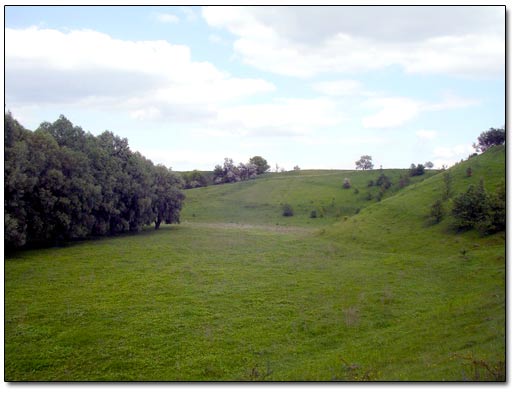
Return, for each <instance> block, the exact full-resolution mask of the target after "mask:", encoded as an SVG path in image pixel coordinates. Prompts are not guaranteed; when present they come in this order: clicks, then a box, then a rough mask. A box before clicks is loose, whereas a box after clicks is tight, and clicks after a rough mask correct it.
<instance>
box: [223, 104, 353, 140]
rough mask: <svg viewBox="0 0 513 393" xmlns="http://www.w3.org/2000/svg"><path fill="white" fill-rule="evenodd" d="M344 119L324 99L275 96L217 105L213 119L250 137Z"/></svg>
mask: <svg viewBox="0 0 513 393" xmlns="http://www.w3.org/2000/svg"><path fill="white" fill-rule="evenodd" d="M343 121H344V115H343V114H342V113H341V112H340V109H339V108H338V106H337V104H336V103H335V102H334V101H332V100H329V99H326V98H313V99H289V98H287V99H276V100H273V101H271V102H270V103H266V104H251V105H234V106H230V107H226V108H221V109H220V110H219V112H218V116H217V119H216V122H217V123H219V124H221V125H224V126H225V127H227V128H233V129H239V130H240V132H241V133H244V134H246V135H251V136H294V135H305V134H309V133H311V132H314V131H319V130H321V129H323V128H328V127H332V126H336V125H338V124H340V123H341V122H343Z"/></svg>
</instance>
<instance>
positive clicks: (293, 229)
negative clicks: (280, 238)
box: [180, 221, 318, 235]
mask: <svg viewBox="0 0 513 393" xmlns="http://www.w3.org/2000/svg"><path fill="white" fill-rule="evenodd" d="M180 225H183V226H189V227H195V228H212V229H236V230H260V231H265V232H274V233H297V234H305V235H306V234H313V233H315V232H316V231H317V230H318V228H304V227H299V226H285V225H265V224H258V225H257V224H240V223H234V222H191V221H184V222H182V223H181V224H180Z"/></svg>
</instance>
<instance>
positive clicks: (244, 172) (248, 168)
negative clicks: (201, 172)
mask: <svg viewBox="0 0 513 393" xmlns="http://www.w3.org/2000/svg"><path fill="white" fill-rule="evenodd" d="M266 165H267V164H266ZM258 171H259V169H258V166H257V165H256V164H254V163H252V162H251V160H250V161H249V162H248V163H246V164H244V163H242V162H241V163H240V164H239V165H238V166H235V164H234V163H233V160H232V159H231V158H225V159H224V164H223V166H221V165H216V167H215V168H214V184H222V183H236V182H239V181H242V180H248V179H254V178H256V177H257V175H258V174H259V173H258ZM262 173H263V172H262Z"/></svg>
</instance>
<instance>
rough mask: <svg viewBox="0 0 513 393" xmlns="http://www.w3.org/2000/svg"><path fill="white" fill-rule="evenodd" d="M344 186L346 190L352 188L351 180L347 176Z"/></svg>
mask: <svg viewBox="0 0 513 393" xmlns="http://www.w3.org/2000/svg"><path fill="white" fill-rule="evenodd" d="M342 188H344V189H346V190H347V189H349V188H351V180H349V178H347V177H346V178H345V179H344V182H343V183H342Z"/></svg>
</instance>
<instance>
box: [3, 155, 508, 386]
mask: <svg viewBox="0 0 513 393" xmlns="http://www.w3.org/2000/svg"><path fill="white" fill-rule="evenodd" d="M469 166H470V167H471V168H472V176H471V177H468V176H467V168H468V167H469ZM407 172H408V171H407V170H385V171H383V173H384V174H386V176H387V177H388V178H389V179H390V180H391V182H392V186H391V187H390V188H388V189H387V190H386V192H385V193H384V194H383V195H381V197H380V198H378V193H379V187H377V186H369V182H370V181H371V180H372V181H374V182H375V181H376V180H377V178H378V177H379V175H380V173H381V172H380V171H379V170H374V171H294V172H287V173H276V174H274V173H273V174H266V175H264V176H262V177H259V178H257V179H255V180H249V181H245V182H239V183H235V184H225V185H218V186H209V187H206V188H197V189H190V190H186V191H185V193H186V200H185V205H184V209H183V211H182V223H181V224H180V225H163V226H162V228H161V230H159V231H155V230H153V229H149V228H148V229H147V230H145V231H143V232H142V233H141V234H138V235H121V236H117V237H112V238H104V239H100V240H95V241H83V242H74V243H71V244H70V245H68V246H67V247H62V248H50V249H44V250H29V251H19V252H17V253H14V254H12V255H9V256H7V257H6V260H5V379H6V380H8V381H30V380H37V381H42V380H52V381H56V380H64V381H84V380H87V381H91V380H116V381H117V380H139V381H141V380H144V381H161V380H164V381H176V380H178V381H191V380H194V381H199V380H209V381H212V380H222V381H248V380H249V381H255V380H256V381H263V380H267V381H269V380H271V381H303V380H308V381H331V380H350V381H354V380H356V381H362V380H378V381H465V380H504V378H505V317H506V315H505V314H506V313H505V290H506V287H505V234H504V232H499V233H496V234H493V235H489V236H481V235H480V234H479V233H478V232H477V231H475V230H469V231H465V232H458V231H456V230H455V228H454V219H453V218H452V217H451V216H450V214H449V211H450V209H451V203H452V202H451V199H448V200H446V201H444V208H445V211H446V214H445V216H444V218H443V219H442V220H441V222H440V223H438V224H435V223H434V222H433V220H432V219H431V218H430V214H429V213H430V207H431V205H432V204H433V202H434V201H435V200H436V199H438V198H440V196H441V195H442V193H443V192H444V187H445V185H444V184H445V183H444V174H445V173H450V174H451V178H452V183H451V190H452V195H453V196H455V195H457V194H459V193H461V192H463V191H465V190H466V189H467V187H468V185H469V184H477V183H479V180H480V179H481V178H482V179H483V180H484V185H485V187H486V189H487V190H489V191H490V192H493V191H494V190H495V189H496V188H497V187H498V186H500V185H501V183H504V181H505V148H504V146H500V147H495V148H492V149H490V150H489V151H487V152H486V153H483V154H482V155H480V156H477V157H473V158H471V159H469V160H468V161H465V162H463V163H461V164H459V165H456V166H454V167H453V168H450V169H449V170H448V171H445V172H438V171H427V172H426V174H425V175H423V176H416V177H412V178H410V181H411V182H410V184H409V185H407V186H405V187H400V186H399V178H400V176H401V175H406V174H407ZM344 178H348V179H350V182H351V188H349V189H343V188H342V183H343V180H344ZM355 190H358V192H355ZM378 199H379V200H378ZM284 204H290V206H291V207H292V208H293V210H294V215H293V216H291V217H284V216H283V215H282V207H283V205H284ZM314 210H315V211H316V218H311V215H312V214H311V213H312V211H314Z"/></svg>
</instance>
